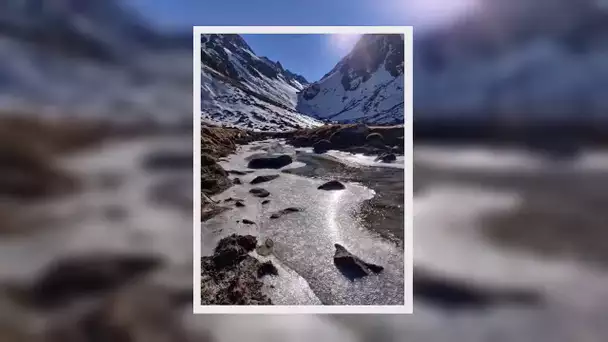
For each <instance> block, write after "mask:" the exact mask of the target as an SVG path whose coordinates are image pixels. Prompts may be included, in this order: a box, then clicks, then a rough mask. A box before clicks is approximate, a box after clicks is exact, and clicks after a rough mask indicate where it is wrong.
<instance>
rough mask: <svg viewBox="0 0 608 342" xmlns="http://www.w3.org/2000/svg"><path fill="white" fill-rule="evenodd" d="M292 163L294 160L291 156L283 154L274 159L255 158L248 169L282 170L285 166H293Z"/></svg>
mask: <svg viewBox="0 0 608 342" xmlns="http://www.w3.org/2000/svg"><path fill="white" fill-rule="evenodd" d="M292 162H293V159H292V158H291V156H288V155H286V154H282V155H279V156H273V157H258V158H253V159H251V160H250V161H249V164H248V165H247V167H248V168H250V169H280V168H282V167H284V166H287V165H289V164H291V163H292Z"/></svg>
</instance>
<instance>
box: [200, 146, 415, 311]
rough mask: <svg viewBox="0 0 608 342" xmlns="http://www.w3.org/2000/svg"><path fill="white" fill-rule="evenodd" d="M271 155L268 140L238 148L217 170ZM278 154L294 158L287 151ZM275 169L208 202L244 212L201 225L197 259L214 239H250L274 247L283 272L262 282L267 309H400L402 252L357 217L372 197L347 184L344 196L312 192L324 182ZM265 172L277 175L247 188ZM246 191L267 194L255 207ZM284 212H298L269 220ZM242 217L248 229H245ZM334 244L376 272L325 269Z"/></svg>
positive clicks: (245, 179) (244, 167) (331, 266)
mask: <svg viewBox="0 0 608 342" xmlns="http://www.w3.org/2000/svg"><path fill="white" fill-rule="evenodd" d="M282 148H283V147H279V149H282ZM276 150H277V145H276V142H258V143H254V144H251V145H248V146H244V147H242V148H241V149H240V150H239V151H238V153H237V154H235V155H233V156H230V157H229V158H228V160H227V161H226V162H223V165H222V166H223V167H224V169H226V170H241V171H243V170H247V163H248V158H249V157H251V156H252V155H254V154H259V153H261V152H262V153H263V152H264V151H270V152H276ZM281 152H286V153H292V154H295V150H293V149H291V148H286V150H283V151H281ZM299 166H302V164H301V163H298V162H296V163H294V164H291V165H288V166H286V167H285V168H295V167H299ZM280 171H281V170H269V169H262V170H254V172H253V173H250V174H247V175H245V176H236V177H239V178H240V179H241V181H242V183H243V185H235V186H233V187H231V188H230V189H228V190H227V191H225V192H223V193H222V194H220V195H218V196H217V197H216V198H215V199H217V200H222V201H223V200H224V199H227V198H230V197H232V198H238V199H243V200H244V203H245V207H243V208H234V209H232V210H229V211H226V212H224V213H222V214H220V215H218V216H216V217H214V218H213V219H211V220H209V221H207V222H205V223H203V224H202V234H201V236H202V246H203V250H202V255H209V254H211V253H212V250H213V248H214V247H215V245H216V244H217V241H219V239H221V238H222V237H225V236H227V235H230V234H232V233H239V234H252V235H255V236H257V237H258V239H261V240H263V239H265V238H267V237H269V238H272V239H273V240H274V242H275V253H274V257H273V258H275V259H274V261H275V263H278V264H279V266H280V270H281V269H282V270H283V272H280V273H281V275H280V276H279V277H267V280H266V281H267V282H268V284H269V285H270V284H272V285H273V287H274V289H270V290H269V292H270V295H271V297H272V299H273V302H274V303H276V304H283V305H289V304H292V305H293V304H318V302H319V301H320V302H322V303H324V304H328V305H333V304H339V305H370V304H372V305H391V304H402V303H403V300H404V289H403V287H404V273H403V262H404V261H403V250H402V249H401V248H400V247H398V246H396V245H395V244H393V243H391V242H388V241H386V240H384V239H382V238H380V237H378V236H376V235H374V234H373V233H370V232H369V231H368V230H367V229H365V228H364V227H363V225H362V223H361V221H360V219H359V217H358V208H359V205H360V204H361V202H362V201H363V200H366V199H370V198H372V197H373V196H374V194H375V193H374V191H373V190H372V189H369V188H366V187H364V186H362V185H359V184H354V183H346V189H345V190H339V191H323V190H318V189H317V187H318V186H319V185H321V184H323V183H324V182H326V181H327V180H329V179H325V180H323V179H312V178H307V177H302V176H297V175H293V174H287V173H283V172H280ZM272 174H280V177H279V178H277V179H275V180H272V181H270V182H267V183H262V184H257V185H250V184H249V182H250V181H251V180H252V179H253V178H255V177H256V176H259V175H272ZM253 187H261V188H264V189H266V190H268V191H269V192H270V193H271V195H270V196H269V197H268V198H267V199H270V202H269V203H268V204H265V205H262V204H261V203H262V201H263V199H260V198H257V197H254V196H252V195H251V194H250V193H249V190H250V189H251V188H253ZM287 207H299V208H302V209H303V211H302V212H298V213H291V214H288V215H285V216H283V217H281V218H279V219H270V215H271V213H273V212H276V211H279V210H282V209H285V208H287ZM243 219H249V220H252V221H254V222H255V223H256V224H255V225H245V224H243V223H242V220H243ZM237 221H241V222H237ZM335 243H340V244H342V245H344V246H345V247H346V248H347V249H348V250H350V251H351V252H352V253H353V254H355V255H357V256H359V257H361V258H362V259H364V260H366V261H368V262H372V263H375V264H378V265H382V266H384V267H385V270H384V272H382V273H380V274H379V275H373V276H369V277H365V278H363V279H359V280H355V281H354V282H351V281H350V280H348V279H347V278H345V277H344V276H343V275H342V274H341V273H340V272H339V271H338V270H337V269H336V267H335V266H334V264H333V254H334V251H335V248H334V244H335ZM273 278H274V279H273Z"/></svg>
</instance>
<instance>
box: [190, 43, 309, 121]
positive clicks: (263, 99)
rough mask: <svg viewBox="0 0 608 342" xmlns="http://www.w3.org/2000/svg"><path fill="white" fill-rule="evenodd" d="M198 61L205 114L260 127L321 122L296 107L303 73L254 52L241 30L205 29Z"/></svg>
mask: <svg viewBox="0 0 608 342" xmlns="http://www.w3.org/2000/svg"><path fill="white" fill-rule="evenodd" d="M201 62H202V69H201V75H202V85H201V86H202V88H201V94H202V99H201V108H202V117H203V119H205V120H208V121H212V122H215V123H220V124H228V125H234V126H240V127H246V128H252V129H261V130H281V129H294V128H300V127H310V126H315V125H318V124H319V122H318V121H317V120H314V119H312V118H309V117H307V116H305V115H302V114H300V113H297V111H296V110H295V107H296V104H297V93H298V92H299V91H301V90H302V89H304V87H305V86H307V85H308V82H307V81H306V79H305V78H304V77H302V76H300V75H297V74H295V73H292V72H291V71H289V70H286V69H284V68H283V66H282V65H281V63H279V62H274V61H272V60H270V59H269V58H267V57H259V56H257V55H256V54H255V53H254V52H253V49H251V47H250V46H249V45H248V44H247V43H246V42H245V40H244V39H243V38H242V37H241V36H239V35H221V34H210V35H203V36H202V38H201Z"/></svg>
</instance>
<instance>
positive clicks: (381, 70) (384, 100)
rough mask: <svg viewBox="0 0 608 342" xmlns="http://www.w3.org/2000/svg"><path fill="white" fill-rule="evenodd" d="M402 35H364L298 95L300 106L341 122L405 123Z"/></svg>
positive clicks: (304, 111)
mask: <svg viewBox="0 0 608 342" xmlns="http://www.w3.org/2000/svg"><path fill="white" fill-rule="evenodd" d="M403 45H404V41H403V36H402V35H364V36H362V38H361V39H360V40H359V41H358V42H357V44H356V45H355V47H354V48H353V50H352V51H351V52H350V53H349V54H348V55H347V56H346V57H344V58H343V59H342V60H341V61H340V62H339V63H338V64H337V65H336V66H335V67H334V68H333V69H332V70H331V71H330V72H329V73H327V74H326V75H325V76H324V77H323V78H322V79H321V80H319V81H318V82H315V83H313V84H312V85H310V86H308V87H307V88H306V89H305V90H303V91H302V92H301V93H300V94H299V96H298V106H297V109H298V110H299V111H301V112H302V113H305V114H308V115H311V116H313V117H316V118H319V119H323V120H331V121H339V122H367V123H376V124H393V123H402V122H403V111H404V107H403V103H404V98H403V95H404V92H403V86H404V83H403V82H404V78H403V70H404V56H403Z"/></svg>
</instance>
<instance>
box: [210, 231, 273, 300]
mask: <svg viewBox="0 0 608 342" xmlns="http://www.w3.org/2000/svg"><path fill="white" fill-rule="evenodd" d="M256 244H257V239H256V238H255V237H254V236H251V235H247V236H242V235H236V234H232V235H231V236H229V237H226V238H223V239H222V240H220V242H219V243H218V245H217V246H216V248H215V251H214V253H213V255H212V256H208V257H202V258H201V262H202V272H201V285H200V286H201V304H202V305H271V304H272V301H271V300H270V298H268V297H267V296H266V295H265V294H264V293H263V292H262V287H263V283H262V282H261V281H260V280H259V279H258V274H259V272H260V271H259V270H260V268H261V267H262V263H260V262H259V261H258V260H257V259H255V258H253V257H252V256H250V255H248V253H249V252H251V251H252V250H253V249H254V248H255V247H256ZM267 267H268V266H265V268H267ZM266 271H267V270H266Z"/></svg>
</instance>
